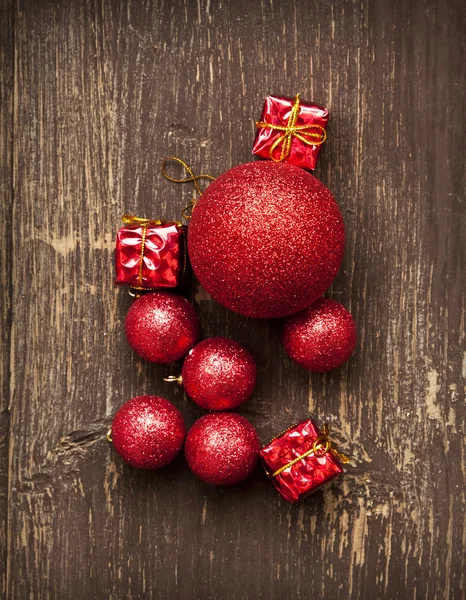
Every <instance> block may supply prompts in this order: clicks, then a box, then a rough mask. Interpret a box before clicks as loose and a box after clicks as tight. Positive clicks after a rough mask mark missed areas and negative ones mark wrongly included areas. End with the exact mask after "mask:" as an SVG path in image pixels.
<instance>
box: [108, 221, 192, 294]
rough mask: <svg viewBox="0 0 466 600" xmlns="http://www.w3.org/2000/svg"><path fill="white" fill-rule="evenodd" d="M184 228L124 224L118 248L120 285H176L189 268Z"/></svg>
mask: <svg viewBox="0 0 466 600" xmlns="http://www.w3.org/2000/svg"><path fill="white" fill-rule="evenodd" d="M185 263H186V259H185V239H184V227H183V226H182V225H179V224H178V223H163V224H157V222H155V221H149V222H148V223H147V224H141V223H136V224H132V225H126V226H125V227H122V228H121V229H120V231H119V232H118V234H117V239H116V250H115V268H116V280H115V283H116V284H121V285H129V286H131V287H133V288H136V289H163V288H175V287H177V286H178V285H179V284H180V283H181V280H182V277H183V274H184V270H185Z"/></svg>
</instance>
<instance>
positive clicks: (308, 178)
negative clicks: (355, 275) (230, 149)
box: [188, 161, 345, 318]
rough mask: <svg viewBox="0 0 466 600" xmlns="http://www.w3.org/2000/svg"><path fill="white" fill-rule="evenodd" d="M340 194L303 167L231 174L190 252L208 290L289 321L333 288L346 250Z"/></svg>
mask: <svg viewBox="0 0 466 600" xmlns="http://www.w3.org/2000/svg"><path fill="white" fill-rule="evenodd" d="M344 245H345V233H344V225H343V219H342V216H341V213H340V210H339V208H338V205H337V203H336V202H335V200H334V198H333V196H332V194H331V193H330V191H329V190H328V188H327V187H325V185H324V184H323V183H321V182H320V181H319V180H318V179H316V178H315V177H313V176H312V175H310V174H309V173H306V171H304V170H303V169H300V168H299V167H295V166H294V165H290V164H286V163H275V162H272V161H259V162H252V163H246V164H243V165H240V166H238V167H235V168H233V169H230V170H229V171H227V172H226V173H224V174H223V175H221V176H220V177H219V178H218V179H217V180H216V181H214V182H213V183H211V184H210V185H209V187H208V188H207V189H206V191H205V192H204V194H203V195H202V196H201V198H200V200H199V201H198V202H197V204H196V207H195V208H194V211H193V214H192V217H191V220H190V224H189V231H188V252H189V256H190V259H191V263H192V266H193V269H194V272H195V274H196V276H197V278H198V279H199V281H200V283H201V284H202V286H203V287H204V288H205V289H206V290H207V291H208V292H209V293H210V294H211V295H212V296H213V298H215V300H217V301H218V302H220V304H223V305H224V306H226V307H227V308H229V309H231V310H233V311H235V312H238V313H241V314H243V315H246V316H249V317H261V318H274V317H284V316H287V315H290V314H293V313H296V312H298V311H300V310H303V309H304V308H306V307H307V306H310V305H311V304H312V303H313V302H315V301H316V300H317V299H318V298H319V297H320V296H321V295H322V294H323V293H324V291H325V290H326V289H327V288H328V287H329V286H330V284H331V283H332V281H333V279H334V278H335V275H336V274H337V272H338V269H339V266H340V263H341V260H342V257H343V251H344Z"/></svg>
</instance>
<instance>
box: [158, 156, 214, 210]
mask: <svg viewBox="0 0 466 600" xmlns="http://www.w3.org/2000/svg"><path fill="white" fill-rule="evenodd" d="M173 160H174V161H176V162H178V163H180V165H182V166H183V167H184V168H185V169H186V171H187V172H188V174H189V177H185V178H184V179H176V178H175V177H172V176H171V175H169V174H168V173H167V170H166V166H167V163H169V162H170V161H173ZM162 175H163V176H164V177H165V178H166V179H168V181H172V182H173V183H189V182H190V181H192V182H193V184H194V187H195V188H196V190H197V193H198V194H199V196H202V189H201V186H200V185H199V183H198V182H199V179H210V180H211V181H215V177H212V175H208V174H207V173H201V174H200V175H195V174H194V172H193V170H192V169H191V167H190V166H189V165H187V164H186V163H185V162H184V160H182V159H181V158H178V157H177V156H168V157H167V158H164V159H163V161H162ZM195 206H196V200H195V199H193V200H191V202H190V203H189V204H188V206H186V207H185V208H184V209H183V211H182V215H183V218H184V219H190V218H191V215H190V214H188V211H189V210H191V211H192V210H193V209H194V207H195Z"/></svg>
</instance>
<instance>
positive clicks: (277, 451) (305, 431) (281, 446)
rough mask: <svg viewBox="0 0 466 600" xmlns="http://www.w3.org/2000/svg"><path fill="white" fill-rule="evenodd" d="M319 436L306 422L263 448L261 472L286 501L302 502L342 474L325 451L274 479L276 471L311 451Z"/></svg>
mask: <svg viewBox="0 0 466 600" xmlns="http://www.w3.org/2000/svg"><path fill="white" fill-rule="evenodd" d="M320 435H321V432H320V431H319V429H318V428H317V426H316V424H315V423H314V422H313V421H312V420H311V419H309V420H308V421H304V422H303V423H299V424H298V425H294V426H293V427H291V428H290V429H288V430H287V431H285V432H284V433H282V434H281V435H279V436H277V437H276V438H274V439H273V440H272V441H271V442H270V443H269V444H268V445H267V446H265V447H264V448H262V450H261V452H260V454H261V458H262V463H263V465H264V468H265V470H266V472H267V474H268V475H269V477H271V479H272V481H273V483H274V485H275V487H276V488H277V490H278V491H279V492H280V494H281V495H282V496H283V498H285V500H288V501H289V502H296V501H297V500H301V498H304V497H305V496H307V495H308V494H310V493H311V492H313V491H314V490H316V489H317V488H318V487H320V486H321V485H323V484H324V483H326V482H327V481H329V480H330V479H333V478H334V477H336V476H337V475H339V474H340V473H342V472H343V468H342V466H341V464H340V462H339V460H338V459H337V458H336V456H334V455H333V454H332V452H331V451H330V450H328V451H327V452H325V454H322V455H321V456H316V455H314V454H311V455H309V456H306V457H303V458H302V459H301V460H298V461H297V462H296V463H295V464H293V465H292V466H289V467H287V468H285V469H284V470H283V471H282V472H281V473H279V474H278V475H276V476H273V474H274V473H275V472H276V471H278V470H279V469H281V468H282V467H284V466H285V465H288V464H289V463H291V462H292V461H294V460H295V459H297V458H299V457H300V456H301V455H302V454H304V453H305V452H307V451H308V450H311V448H312V447H313V444H314V442H315V441H316V438H318V436H320Z"/></svg>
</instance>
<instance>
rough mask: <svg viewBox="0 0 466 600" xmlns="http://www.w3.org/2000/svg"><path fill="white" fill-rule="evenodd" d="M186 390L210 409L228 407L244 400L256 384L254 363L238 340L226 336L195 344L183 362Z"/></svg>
mask: <svg viewBox="0 0 466 600" xmlns="http://www.w3.org/2000/svg"><path fill="white" fill-rule="evenodd" d="M181 377H182V381H183V385H184V389H185V390H186V393H187V394H188V396H189V397H190V398H192V400H194V402H196V404H199V406H202V408H207V409H209V410H230V409H232V408H235V407H236V406H239V405H240V404H242V403H243V402H245V401H246V400H247V399H248V398H249V396H250V395H251V394H252V392H253V390H254V386H255V384H256V363H255V362H254V359H253V357H252V356H251V354H250V352H249V351H248V350H246V348H244V347H243V346H242V345H241V344H238V342H235V341H234V340H230V339H229V338H225V337H215V338H209V339H207V340H204V341H202V342H200V343H199V344H197V346H194V348H193V349H192V350H191V351H190V352H189V354H188V356H187V357H186V359H185V361H184V363H183V369H182V372H181Z"/></svg>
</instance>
